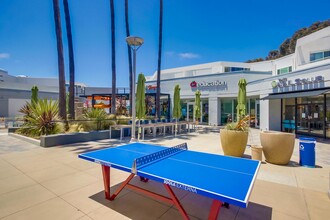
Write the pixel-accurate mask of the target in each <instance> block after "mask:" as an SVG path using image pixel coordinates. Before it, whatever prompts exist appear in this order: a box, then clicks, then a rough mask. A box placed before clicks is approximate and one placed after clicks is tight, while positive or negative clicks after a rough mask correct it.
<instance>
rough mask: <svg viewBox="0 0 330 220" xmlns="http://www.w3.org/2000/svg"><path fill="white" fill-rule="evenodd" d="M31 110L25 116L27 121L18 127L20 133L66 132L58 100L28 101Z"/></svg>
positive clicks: (35, 135)
mask: <svg viewBox="0 0 330 220" xmlns="http://www.w3.org/2000/svg"><path fill="white" fill-rule="evenodd" d="M23 108H26V109H29V110H30V112H29V113H28V114H26V115H25V116H24V118H25V123H24V124H23V126H22V127H21V128H20V129H18V133H21V134H23V135H27V136H31V137H40V136H41V135H50V134H58V133H62V132H64V126H63V123H61V122H60V120H61V118H60V117H59V110H58V101H52V100H47V99H43V100H39V101H38V102H37V103H35V102H33V104H31V103H26V107H23Z"/></svg>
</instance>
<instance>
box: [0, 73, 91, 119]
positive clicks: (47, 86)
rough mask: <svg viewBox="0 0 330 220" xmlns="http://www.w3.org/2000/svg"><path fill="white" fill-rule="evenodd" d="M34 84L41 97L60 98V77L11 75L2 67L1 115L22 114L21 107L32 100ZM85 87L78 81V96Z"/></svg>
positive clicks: (76, 86) (0, 75) (0, 81)
mask: <svg viewBox="0 0 330 220" xmlns="http://www.w3.org/2000/svg"><path fill="white" fill-rule="evenodd" d="M33 86H37V87H38V89H39V92H38V96H39V98H48V99H53V100H56V99H58V79H56V78H34V77H27V76H24V75H19V76H11V75H9V74H8V72H7V71H5V70H2V69H0V117H10V118H13V117H15V116H17V115H20V113H19V110H20V109H21V107H22V106H23V105H24V104H25V103H26V102H27V101H30V100H31V88H32V87H33ZM85 87H86V85H84V84H82V83H76V85H75V91H76V96H77V97H78V96H79V95H81V94H84V88H85Z"/></svg>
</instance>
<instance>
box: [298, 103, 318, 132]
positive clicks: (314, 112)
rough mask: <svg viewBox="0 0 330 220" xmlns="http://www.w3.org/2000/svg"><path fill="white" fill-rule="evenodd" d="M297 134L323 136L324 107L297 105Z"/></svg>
mask: <svg viewBox="0 0 330 220" xmlns="http://www.w3.org/2000/svg"><path fill="white" fill-rule="evenodd" d="M297 133H303V134H307V135H315V136H323V134H324V105H323V104H313V103H311V104H299V105H297Z"/></svg>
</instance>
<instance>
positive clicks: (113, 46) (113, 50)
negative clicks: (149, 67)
mask: <svg viewBox="0 0 330 220" xmlns="http://www.w3.org/2000/svg"><path fill="white" fill-rule="evenodd" d="M110 14H111V57H112V59H111V64H112V91H111V113H112V114H114V113H115V112H116V44H115V43H116V41H115V40H116V39H115V6H114V0H110Z"/></svg>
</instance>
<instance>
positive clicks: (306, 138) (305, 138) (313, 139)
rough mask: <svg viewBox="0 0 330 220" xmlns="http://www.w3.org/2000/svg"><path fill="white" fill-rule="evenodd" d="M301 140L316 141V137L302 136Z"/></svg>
mask: <svg viewBox="0 0 330 220" xmlns="http://www.w3.org/2000/svg"><path fill="white" fill-rule="evenodd" d="M299 140H300V141H316V140H315V138H310V137H300V138H299Z"/></svg>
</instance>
